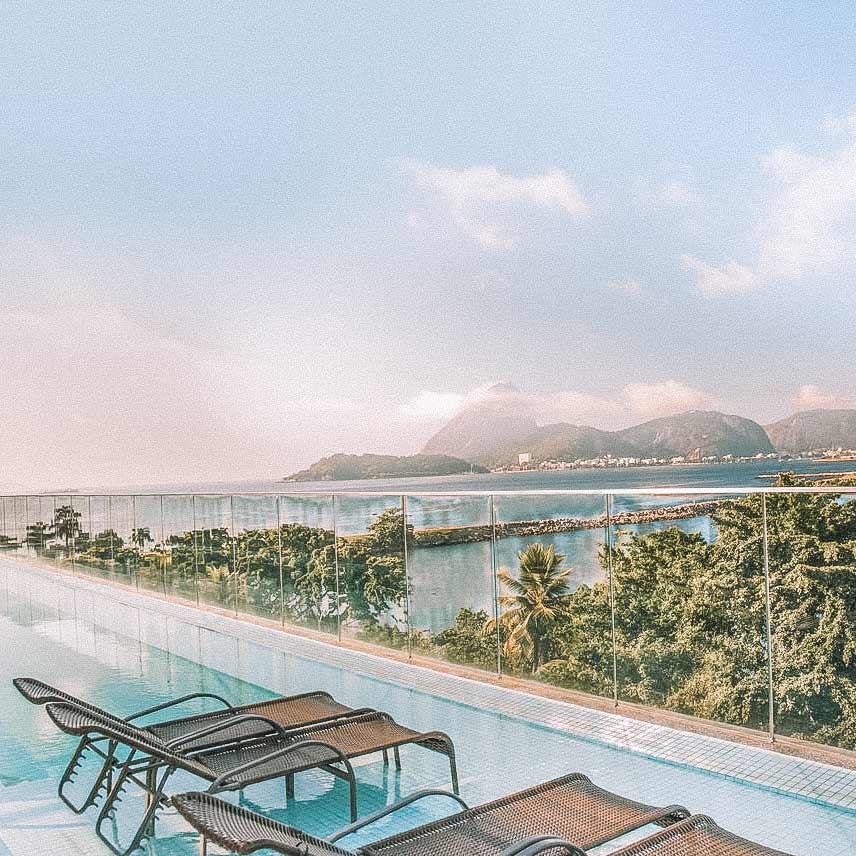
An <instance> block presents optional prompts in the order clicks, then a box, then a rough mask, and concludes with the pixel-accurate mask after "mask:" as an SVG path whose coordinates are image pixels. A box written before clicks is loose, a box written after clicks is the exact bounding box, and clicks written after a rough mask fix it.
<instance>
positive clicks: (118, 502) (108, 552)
mask: <svg viewBox="0 0 856 856" xmlns="http://www.w3.org/2000/svg"><path fill="white" fill-rule="evenodd" d="M105 505H106V509H105V515H106V518H105V520H106V524H105V528H104V530H103V532H102V533H101V534H100V536H99V539H98V541H99V544H98V549H99V551H100V553H101V555H103V556H104V557H105V561H106V562H107V563H109V565H110V567H111V568H112V569H113V574H114V578H115V579H117V580H119V581H120V582H123V583H125V584H126V585H133V586H137V585H138V584H139V580H138V576H137V565H138V560H139V555H138V552H137V550H138V545H137V544H135V543H134V541H133V534H134V529H135V528H136V525H135V522H134V516H135V507H136V500H135V498H134V497H132V496H108V497H105Z"/></svg>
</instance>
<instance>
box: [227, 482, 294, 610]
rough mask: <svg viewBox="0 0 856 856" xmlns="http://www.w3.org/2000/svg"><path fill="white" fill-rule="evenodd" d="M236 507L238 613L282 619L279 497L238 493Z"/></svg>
mask: <svg viewBox="0 0 856 856" xmlns="http://www.w3.org/2000/svg"><path fill="white" fill-rule="evenodd" d="M232 507H233V513H234V527H235V560H236V563H237V565H236V566H237V577H236V580H237V598H238V600H237V603H238V612H245V613H249V614H250V615H258V616H261V617H263V618H268V619H273V620H275V621H281V619H282V588H281V586H280V577H279V568H280V561H279V536H278V534H277V520H276V498H275V497H272V496H235V497H233V500H232Z"/></svg>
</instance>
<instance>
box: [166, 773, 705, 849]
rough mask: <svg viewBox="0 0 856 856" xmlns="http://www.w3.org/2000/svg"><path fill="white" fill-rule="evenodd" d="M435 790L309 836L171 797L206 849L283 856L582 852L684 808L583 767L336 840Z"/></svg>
mask: <svg viewBox="0 0 856 856" xmlns="http://www.w3.org/2000/svg"><path fill="white" fill-rule="evenodd" d="M439 794H446V795H447V796H451V794H448V792H444V791H420V792H417V793H415V794H411V795H410V796H409V797H407V798H405V799H403V800H401V801H399V802H397V803H395V804H394V805H391V806H388V807H387V808H385V809H382V810H381V811H379V812H375V813H374V814H372V815H369V816H368V817H365V818H363V819H362V820H360V821H358V822H357V823H353V824H351V825H350V826H348V827H346V828H345V829H343V830H340V831H339V832H338V833H336V834H334V835H332V836H330V838H329V839H321V838H316V837H315V836H312V835H308V834H307V833H305V832H301V831H300V830H298V829H294V828H293V827H290V826H287V825H285V824H284V823H279V822H278V821H275V820H272V819H270V818H267V817H264V816H262V815H260V814H256V813H255V812H252V811H249V810H248V809H246V808H243V807H240V806H236V805H232V804H231V803H227V802H224V801H223V800H221V799H218V798H217V797H214V796H211V795H210V794H203V793H187V794H179V795H177V796H174V797H172V800H171V802H172V804H173V805H174V806H175V807H176V808H177V809H178V811H179V813H180V814H181V815H182V816H183V817H184V818H185V819H186V820H187V821H188V822H189V823H190V825H191V826H193V827H194V828H195V829H197V830H198V831H199V832H200V833H201V834H202V841H203V852H204V842H205V841H206V840H210V841H213V842H215V843H216V844H219V845H220V846H221V847H225V848H226V849H227V850H230V851H232V852H234V853H254V852H255V851H256V850H260V849H263V848H265V849H268V848H269V849H271V850H275V851H277V852H278V853H283V854H285V856H500V854H508V856H510V854H512V853H517V852H518V850H519V849H520V848H526V847H531V846H534V845H536V844H537V842H538V841H540V840H542V839H544V838H547V837H548V836H549V840H550V841H555V840H556V839H560V840H561V841H562V842H564V841H566V840H568V839H570V840H572V841H574V842H578V843H575V844H574V847H575V849H574V850H572V851H565V852H572V853H573V854H574V856H580V854H582V856H585V853H584V850H583V849H581V848H589V847H596V846H597V845H599V844H603V843H604V842H606V841H610V840H612V839H613V838H617V837H618V836H619V835H624V834H625V833H627V832H631V831H633V830H636V829H640V828H642V827H643V826H647V825H648V824H652V823H655V824H659V825H661V826H667V825H670V824H673V823H676V822H678V821H680V820H681V819H683V818H686V817H687V815H688V814H689V812H687V810H686V809H685V808H683V807H681V806H677V805H670V806H666V807H665V808H657V807H655V806H650V805H645V804H643V803H638V802H634V801H633V800H628V799H625V798H624V797H620V796H618V795H617V794H613V793H611V792H610V791H605V790H602V789H601V788H598V787H597V786H596V785H594V784H593V783H592V782H591V780H590V779H589V778H588V777H587V776H584V775H582V773H572V774H571V775H569V776H563V777H562V778H560V779H555V780H554V781H551V782H546V783H545V784H542V785H536V786H535V787H533V788H529V789H528V790H525V791H520V792H519V793H516V794H512V795H511V796H507V797H502V798H501V799H498V800H494V801H493V802H489V803H485V804H484V805H480V806H476V807H474V808H466V807H465V808H464V810H463V811H461V812H458V813H457V814H453V815H451V816H449V817H446V818H443V819H442V820H437V821H434V822H433V823H428V824H425V825H424V826H420V827H417V828H416V829H411V830H409V831H408V832H402V833H400V834H398V835H393V836H392V837H390V838H385V839H383V840H381V841H376V842H374V843H373V844H367V845H364V846H363V847H361V848H359V849H358V850H356V851H353V850H345V849H343V848H342V847H340V846H338V845H337V844H336V843H335V842H336V841H338V840H340V839H342V838H344V837H345V836H346V835H350V834H351V833H352V832H355V831H356V830H357V829H361V828H363V827H365V826H368V825H369V824H370V823H373V822H374V821H376V820H378V819H379V818H381V817H384V816H387V815H389V814H392V813H393V812H395V811H398V810H399V809H400V808H403V807H404V806H407V805H410V804H412V803H414V802H416V801H417V800H419V799H422V798H423V797H426V796H436V795H439ZM458 802H461V800H460V799H458ZM462 804H463V803H462ZM560 847H561V848H564V847H565V845H564V843H562V844H561V845H560ZM556 852H560V851H556Z"/></svg>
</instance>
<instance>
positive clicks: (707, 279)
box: [681, 255, 758, 297]
mask: <svg viewBox="0 0 856 856" xmlns="http://www.w3.org/2000/svg"><path fill="white" fill-rule="evenodd" d="M681 262H682V264H683V266H684V270H688V271H690V272H692V273H693V274H694V275H695V279H696V284H697V285H698V287H699V288H700V289H701V290H702V292H704V294H706V295H707V296H708V297H713V296H716V295H722V294H742V293H744V292H747V291H752V290H753V289H754V288H756V287H757V285H758V276H757V275H756V273H755V272H754V271H753V270H752V269H751V268H748V267H746V266H745V265H741V264H738V263H737V262H735V261H729V262H726V264H725V265H724V266H723V267H721V268H718V267H714V266H713V265H709V264H707V262H703V261H702V260H701V259H697V258H696V257H695V256H689V255H685V256H681Z"/></svg>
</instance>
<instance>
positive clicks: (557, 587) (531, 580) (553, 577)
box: [485, 544, 572, 675]
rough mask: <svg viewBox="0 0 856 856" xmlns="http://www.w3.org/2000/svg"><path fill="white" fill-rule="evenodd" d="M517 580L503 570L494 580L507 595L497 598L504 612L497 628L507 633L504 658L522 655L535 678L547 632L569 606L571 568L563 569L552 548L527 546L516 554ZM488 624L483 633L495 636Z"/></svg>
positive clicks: (562, 558)
mask: <svg viewBox="0 0 856 856" xmlns="http://www.w3.org/2000/svg"><path fill="white" fill-rule="evenodd" d="M517 559H518V561H519V562H520V577H519V579H517V578H515V577H513V576H512V575H511V573H510V572H509V571H508V569H507V568H502V569H501V570H500V572H499V573H498V574H497V578H498V579H499V581H500V583H501V584H502V586H503V588H504V589H505V590H506V591H508V592H510V593H509V594H504V595H502V596H501V597H500V598H499V602H500V604H501V606H502V608H503V610H504V611H503V613H502V615H501V616H500V619H499V622H500V625H501V626H502V627H503V628H504V629H505V631H506V637H505V644H504V649H505V654H506V656H509V655H511V654H515V653H522V654H523V656H524V657H525V658H526V659H528V660H529V661H530V663H531V666H532V674H533V675H534V674H535V673H536V672H537V671H538V668H539V667H540V666H541V664H542V662H543V660H544V655H545V653H546V649H547V644H548V642H549V632H550V628H551V626H552V625H553V623H554V622H555V621H556V619H557V618H558V617H559V615H560V614H561V613H562V611H563V610H564V608H565V606H566V605H567V603H568V595H569V594H570V589H569V588H568V576H569V575H570V573H571V570H572V569H571V568H563V567H562V562H564V560H565V557H564V556H563V555H562V554H561V553H557V552H556V550H555V547H554V546H553V545H552V544H551V545H549V546H545V545H544V544H530V545H529V546H528V547H527V548H526V549H525V550H522V551H521V552H520V553H518V554H517ZM495 628H496V622H495V621H494V620H491V621H489V622H488V624H487V625H486V627H485V632H486V633H490V632H494V631H495Z"/></svg>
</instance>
